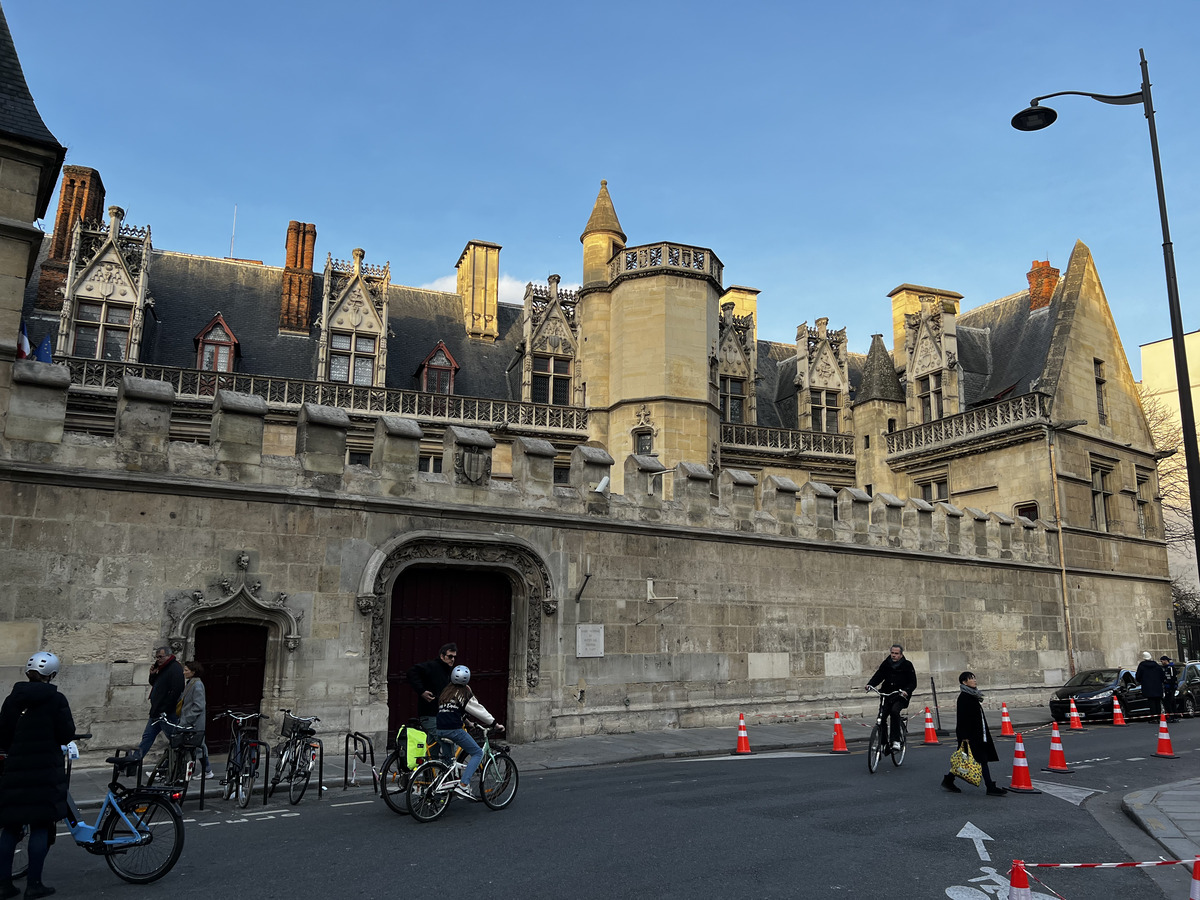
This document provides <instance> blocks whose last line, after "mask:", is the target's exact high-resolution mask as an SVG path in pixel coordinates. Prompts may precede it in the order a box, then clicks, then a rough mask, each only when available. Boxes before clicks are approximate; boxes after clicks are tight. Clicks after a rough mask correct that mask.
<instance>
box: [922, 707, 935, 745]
mask: <svg viewBox="0 0 1200 900" xmlns="http://www.w3.org/2000/svg"><path fill="white" fill-rule="evenodd" d="M925 743H926V744H936V743H938V739H937V729H936V728H934V727H933V713H931V712H930V711H929V707H928V706H927V707H925Z"/></svg>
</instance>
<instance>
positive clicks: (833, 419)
mask: <svg viewBox="0 0 1200 900" xmlns="http://www.w3.org/2000/svg"><path fill="white" fill-rule="evenodd" d="M811 396H812V430H813V431H824V432H825V433H826V434H837V433H838V430H839V428H838V410H839V408H840V406H841V395H840V394H839V393H838V392H837V391H823V390H821V391H812V392H811Z"/></svg>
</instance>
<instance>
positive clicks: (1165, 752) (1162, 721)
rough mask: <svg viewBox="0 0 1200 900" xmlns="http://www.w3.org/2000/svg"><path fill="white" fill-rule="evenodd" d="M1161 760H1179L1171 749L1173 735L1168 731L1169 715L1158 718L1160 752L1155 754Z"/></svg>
mask: <svg viewBox="0 0 1200 900" xmlns="http://www.w3.org/2000/svg"><path fill="white" fill-rule="evenodd" d="M1154 755H1155V756H1157V757H1158V758H1159V759H1179V757H1178V756H1176V755H1175V751H1174V750H1172V749H1171V734H1170V732H1168V731H1167V714H1166V713H1163V714H1162V715H1160V716H1159V717H1158V750H1157V751H1156V752H1155V754H1154Z"/></svg>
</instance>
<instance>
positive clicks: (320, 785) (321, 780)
mask: <svg viewBox="0 0 1200 900" xmlns="http://www.w3.org/2000/svg"><path fill="white" fill-rule="evenodd" d="M309 740H311V741H316V744H317V799H318V800H320V799H321V795H322V794H323V793H325V742H324V741H322V740H321V739H320V738H319V737H313V738H309ZM310 746H311V745H310Z"/></svg>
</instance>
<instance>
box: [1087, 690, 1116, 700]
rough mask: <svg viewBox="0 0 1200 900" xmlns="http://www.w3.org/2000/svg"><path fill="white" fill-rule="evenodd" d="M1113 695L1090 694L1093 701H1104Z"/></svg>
mask: <svg viewBox="0 0 1200 900" xmlns="http://www.w3.org/2000/svg"><path fill="white" fill-rule="evenodd" d="M1112 695H1113V692H1112V691H1101V692H1100V693H1098V694H1092V699H1093V700H1105V699H1107V698H1109V697H1111V696H1112Z"/></svg>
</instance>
